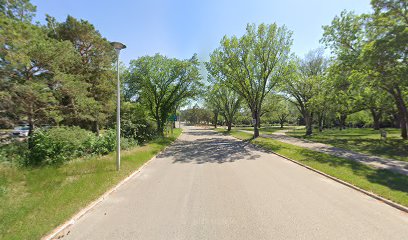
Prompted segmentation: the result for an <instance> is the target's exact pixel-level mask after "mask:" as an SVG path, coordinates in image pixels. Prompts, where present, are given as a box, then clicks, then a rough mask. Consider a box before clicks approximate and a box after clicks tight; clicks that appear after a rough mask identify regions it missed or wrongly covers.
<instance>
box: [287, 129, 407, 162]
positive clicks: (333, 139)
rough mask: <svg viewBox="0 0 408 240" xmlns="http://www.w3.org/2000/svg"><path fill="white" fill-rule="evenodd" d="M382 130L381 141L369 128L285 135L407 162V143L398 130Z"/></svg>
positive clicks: (376, 133) (302, 131)
mask: <svg viewBox="0 0 408 240" xmlns="http://www.w3.org/2000/svg"><path fill="white" fill-rule="evenodd" d="M384 130H385V131H386V132H387V138H386V139H381V135H380V131H379V130H374V129H370V128H348V129H343V130H339V129H328V130H325V131H323V132H316V133H314V134H313V135H311V136H305V130H304V129H296V130H293V131H292V130H291V131H288V132H287V133H286V134H287V135H289V136H292V137H297V138H301V139H307V140H311V141H314V142H320V143H326V144H329V145H332V146H334V147H338V148H343V149H347V150H351V151H355V152H361V153H366V154H371V155H375V156H379V157H384V158H390V159H395V160H400V161H406V162H407V161H408V142H407V141H404V140H402V139H401V138H400V136H399V130H398V129H393V128H386V129H384Z"/></svg>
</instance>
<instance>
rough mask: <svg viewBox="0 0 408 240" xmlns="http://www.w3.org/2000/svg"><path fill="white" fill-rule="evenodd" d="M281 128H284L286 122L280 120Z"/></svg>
mask: <svg viewBox="0 0 408 240" xmlns="http://www.w3.org/2000/svg"><path fill="white" fill-rule="evenodd" d="M279 123H280V128H283V124H284V123H285V122H284V121H282V120H280V122H279Z"/></svg>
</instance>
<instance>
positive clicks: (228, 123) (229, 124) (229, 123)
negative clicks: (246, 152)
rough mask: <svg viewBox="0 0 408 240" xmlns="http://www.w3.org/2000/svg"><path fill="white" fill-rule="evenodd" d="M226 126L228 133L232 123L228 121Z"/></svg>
mask: <svg viewBox="0 0 408 240" xmlns="http://www.w3.org/2000/svg"><path fill="white" fill-rule="evenodd" d="M227 126H228V128H227V131H228V132H229V131H231V128H232V122H231V121H228V122H227Z"/></svg>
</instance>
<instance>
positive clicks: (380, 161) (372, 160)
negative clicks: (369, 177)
mask: <svg viewBox="0 0 408 240" xmlns="http://www.w3.org/2000/svg"><path fill="white" fill-rule="evenodd" d="M240 131H243V132H247V133H252V131H247V130H240ZM287 131H288V130H280V131H277V132H275V133H272V134H261V135H260V136H261V137H265V138H272V139H275V140H278V141H281V142H284V143H289V144H292V145H295V146H298V147H303V148H307V149H310V150H313V151H317V152H321V153H326V154H330V155H333V156H337V157H342V158H347V159H350V160H353V161H357V162H361V163H364V164H367V165H369V166H371V167H374V168H381V169H388V170H391V171H393V172H397V173H401V174H404V175H408V162H404V161H398V160H394V159H388V158H382V157H377V156H373V155H368V154H363V153H358V152H354V151H350V150H345V149H342V148H337V147H333V146H330V145H327V144H324V143H318V142H312V141H308V140H303V139H298V138H294V137H290V136H287V135H286V132H287Z"/></svg>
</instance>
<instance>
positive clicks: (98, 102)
mask: <svg viewBox="0 0 408 240" xmlns="http://www.w3.org/2000/svg"><path fill="white" fill-rule="evenodd" d="M0 3H1V4H0V10H1V13H0V19H1V27H0V45H1V51H0V74H1V77H0V98H1V102H2V104H1V106H0V124H1V125H2V126H7V125H10V124H12V123H16V122H18V121H27V122H28V123H29V125H30V130H31V131H32V130H33V129H34V128H35V126H39V125H41V124H50V125H57V126H59V125H67V126H80V127H81V128H85V129H88V130H92V131H93V132H95V133H96V134H98V133H99V129H100V128H110V127H112V126H113V123H114V121H115V120H114V112H115V104H114V95H115V86H114V80H113V79H114V72H115V69H114V67H113V66H114V64H113V63H114V61H115V58H116V55H115V53H114V51H113V49H112V47H111V46H110V44H109V41H108V40H107V39H106V38H104V37H103V36H102V35H101V33H100V32H99V31H98V30H97V29H95V27H94V26H93V25H92V24H91V23H89V22H88V21H85V20H80V19H76V18H74V17H72V16H68V17H67V19H66V20H65V21H64V22H58V21H56V19H55V18H53V17H52V16H48V15H47V17H46V22H47V24H46V25H40V24H33V23H32V18H33V16H34V14H35V6H33V5H32V4H31V3H30V2H29V1H28V0H14V1H1V2H0ZM371 5H372V8H373V11H372V13H366V14H360V15H357V14H355V13H353V12H347V11H343V12H341V13H340V14H339V15H338V16H336V17H335V18H334V19H333V21H332V22H331V24H330V25H327V26H323V30H324V33H323V36H322V38H321V43H322V44H323V46H324V47H325V48H326V49H327V50H326V54H325V52H324V51H325V50H324V49H323V48H318V49H314V50H311V51H310V52H309V53H308V54H306V55H305V56H304V57H299V56H296V55H295V54H293V53H292V52H291V46H292V32H291V31H290V30H289V29H287V28H286V27H285V26H278V25H277V24H275V23H272V24H260V25H255V24H248V25H247V27H246V32H245V34H244V35H242V36H240V37H237V36H224V37H223V38H222V39H221V41H220V44H219V46H218V47H217V48H216V49H215V50H214V51H213V52H211V53H210V59H209V61H208V62H206V63H204V64H205V68H206V70H207V71H208V77H207V81H204V79H203V76H201V75H200V62H199V60H198V58H197V56H196V55H195V54H194V55H193V56H192V57H191V58H189V59H176V58H169V57H167V56H163V55H161V54H156V55H153V56H143V57H139V58H138V59H136V60H132V61H131V62H130V64H129V66H128V67H122V70H123V71H122V72H123V73H122V79H123V82H122V89H123V99H122V101H124V104H123V106H124V107H123V108H124V110H123V111H122V112H123V116H124V119H123V121H124V124H125V125H123V124H122V125H123V126H124V129H123V131H125V132H126V133H127V134H130V135H137V133H138V132H143V131H146V129H147V128H148V127H147V126H150V127H149V129H150V128H152V126H154V132H155V134H156V135H163V133H164V129H165V126H166V123H167V122H168V120H169V116H171V115H174V114H176V112H177V109H180V107H181V106H184V105H185V104H186V102H187V101H188V99H191V98H197V97H201V98H202V99H203V100H204V101H203V102H204V105H203V107H202V108H200V107H196V108H195V109H194V111H192V112H190V113H197V114H198V113H199V114H200V115H201V116H203V117H205V118H206V119H207V121H208V116H209V113H210V114H211V118H213V119H212V120H211V122H213V123H214V124H219V123H220V121H219V119H222V120H223V121H224V122H225V123H226V125H227V127H228V129H231V127H232V125H233V124H234V122H236V121H237V119H238V118H240V121H241V122H249V124H251V125H253V127H254V137H257V136H258V135H259V127H260V126H261V122H266V121H269V120H270V119H272V118H273V119H274V120H276V121H278V122H279V124H281V125H282V126H283V124H284V123H285V122H292V123H295V122H297V123H304V124H305V125H306V130H307V131H306V134H307V135H310V134H312V133H313V126H317V127H318V130H319V131H322V130H323V129H324V128H326V127H330V126H337V127H339V128H341V129H342V128H344V127H346V125H347V123H348V122H349V121H350V119H351V118H354V116H356V114H360V113H364V114H369V115H371V118H372V122H373V127H374V128H375V129H379V128H380V127H381V126H384V125H387V126H395V127H399V128H400V129H401V137H402V138H403V139H407V137H408V136H407V127H408V111H407V105H406V102H407V100H408V99H407V94H408V88H407V84H408V81H407V80H406V76H407V48H406V46H407V45H408V44H407V41H408V40H407V39H408V31H407V23H408V22H407V19H408V17H407V11H406V9H407V3H406V1H403V0H373V1H371ZM327 55H329V56H327ZM198 109H205V110H203V111H201V110H198ZM185 113H186V114H187V112H185ZM190 113H188V114H187V115H186V116H190V117H189V118H190V119H192V120H191V121H195V122H199V120H198V118H194V116H193V115H194V114H190ZM137 116H140V117H137ZM140 119H144V120H143V121H140ZM194 119H195V120H194ZM268 119H269V120H268ZM126 124H127V125H126Z"/></svg>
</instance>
